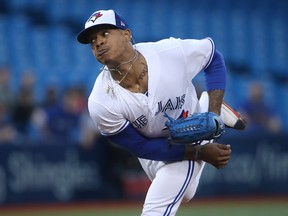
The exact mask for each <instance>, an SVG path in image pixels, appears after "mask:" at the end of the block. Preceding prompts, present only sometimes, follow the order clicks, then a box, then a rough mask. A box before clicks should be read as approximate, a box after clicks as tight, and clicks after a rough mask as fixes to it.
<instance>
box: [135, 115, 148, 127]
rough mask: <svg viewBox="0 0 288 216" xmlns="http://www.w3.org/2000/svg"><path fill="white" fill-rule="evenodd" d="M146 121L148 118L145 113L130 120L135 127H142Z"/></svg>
mask: <svg viewBox="0 0 288 216" xmlns="http://www.w3.org/2000/svg"><path fill="white" fill-rule="evenodd" d="M147 123H148V119H147V117H146V116H145V115H141V116H140V117H138V118H137V119H136V120H135V121H134V122H132V124H133V126H134V127H135V128H137V129H141V128H143V127H144V126H145V125H146V124H147Z"/></svg>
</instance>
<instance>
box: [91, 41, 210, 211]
mask: <svg viewBox="0 0 288 216" xmlns="http://www.w3.org/2000/svg"><path fill="white" fill-rule="evenodd" d="M136 49H137V50H138V51H139V52H140V53H141V54H142V55H143V56H144V58H145V59H146V62H147V65H148V92H147V93H146V94H142V93H132V92H130V91H128V90H126V89H124V88H123V87H121V86H120V85H118V83H117V82H115V81H114V80H113V78H112V76H111V74H110V72H109V71H108V70H103V71H102V72H101V73H100V74H99V76H98V78H97V80H96V82H95V85H94V88H93V90H92V92H91V95H90V97H89V102H88V108H89V112H90V115H91V117H92V119H93V120H94V121H95V123H96V124H97V126H98V129H99V130H100V132H101V133H102V134H103V135H113V134H117V133H119V132H121V131H122V130H123V129H124V128H125V127H126V126H127V125H128V124H129V123H131V124H133V126H134V127H135V128H137V129H138V131H139V132H140V133H141V134H143V135H145V136H147V137H159V136H160V137H163V136H165V135H167V134H166V133H167V131H166V130H163V129H164V123H165V121H167V118H165V117H164V116H163V113H164V112H166V113H167V114H168V115H169V116H171V117H173V118H178V117H179V116H180V115H181V113H182V111H183V110H184V111H188V112H189V113H194V112H199V111H200V105H199V101H198V99H197V95H196V90H195V88H194V86H193V84H192V79H193V78H194V77H195V76H196V75H197V74H198V73H199V72H200V71H201V70H202V69H204V68H205V67H206V66H208V65H209V63H210V61H211V59H212V57H213V54H214V49H215V47H214V43H213V41H212V40H211V39H210V38H206V39H203V40H194V39H187V40H181V39H175V38H169V39H165V40H161V41H158V42H149V43H139V44H136ZM139 160H140V163H141V165H142V167H143V169H144V170H145V172H146V173H147V175H148V176H149V178H150V179H151V180H153V182H152V185H151V187H150V189H149V192H148V194H147V197H146V201H145V204H144V209H143V212H142V215H150V216H151V215H164V214H163V213H164V212H166V213H165V215H175V214H176V211H177V209H178V207H179V205H180V203H181V201H182V199H183V198H184V199H186V200H189V199H191V198H192V197H193V196H194V193H195V190H196V188H197V186H198V181H199V178H200V175H201V172H202V169H203V167H204V162H194V161H193V162H191V161H182V162H175V163H170V164H169V163H168V164H167V163H166V162H161V161H160V162H159V161H151V160H146V159H139ZM192 163H193V164H192ZM192 165H193V166H192ZM163 167H165V169H164V168H163ZM168 167H169V168H168ZM192 167H193V170H192ZM160 168H161V169H160ZM160 170H161V172H160ZM164 170H167V171H164ZM156 172H158V174H157V178H155V176H156ZM159 172H160V173H162V174H159ZM173 172H177V175H175V173H173ZM187 175H189V176H191V177H190V178H187ZM168 176H169V181H167V177H168ZM154 178H155V179H154ZM165 178H166V179H165ZM173 178H175V181H176V182H174V183H173V186H171V185H169V182H170V181H171V180H172V181H173ZM160 179H162V180H160ZM187 179H189V181H188V182H187ZM163 184H164V185H166V184H168V185H167V187H169V190H164V192H162V193H165V194H161V196H160V195H159V193H157V192H156V191H157V190H159V187H163V186H160V185H163ZM183 185H185V187H183ZM183 188H185V190H184V191H182V192H181V193H180V190H183ZM177 194H181V195H177ZM159 196H160V197H162V199H163V197H164V196H165V197H166V198H165V199H166V200H162V202H161V205H160V204H159ZM176 196H177V197H178V196H179V200H177V202H176V200H174V198H175V197H176ZM153 203H154V204H153ZM157 203H158V204H157ZM163 203H166V204H163ZM169 203H173V205H172V204H171V205H169ZM168 206H169V210H168V209H167V208H168ZM165 208H166V209H165Z"/></svg>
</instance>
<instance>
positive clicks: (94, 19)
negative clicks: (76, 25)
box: [77, 10, 129, 44]
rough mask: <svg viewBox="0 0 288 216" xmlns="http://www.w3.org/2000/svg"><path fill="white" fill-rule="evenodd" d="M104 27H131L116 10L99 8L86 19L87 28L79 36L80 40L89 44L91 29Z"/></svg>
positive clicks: (123, 28)
mask: <svg viewBox="0 0 288 216" xmlns="http://www.w3.org/2000/svg"><path fill="white" fill-rule="evenodd" d="M104 27H112V28H118V29H122V30H126V29H129V28H128V25H127V23H126V21H125V20H124V19H123V18H122V17H121V16H120V15H119V14H118V13H116V12H115V11H114V10H99V11H96V12H94V13H93V14H92V15H91V16H90V17H89V18H88V20H87V21H86V23H85V28H84V29H83V30H82V31H81V32H80V33H79V34H78V36H77V40H78V42H79V43H82V44H88V43H89V35H90V33H91V30H92V29H95V28H96V29H97V28H99V29H101V28H104Z"/></svg>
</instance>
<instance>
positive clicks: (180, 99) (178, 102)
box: [155, 94, 186, 116]
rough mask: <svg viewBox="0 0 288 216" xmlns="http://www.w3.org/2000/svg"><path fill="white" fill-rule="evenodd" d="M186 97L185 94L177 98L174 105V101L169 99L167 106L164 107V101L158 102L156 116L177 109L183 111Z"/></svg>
mask: <svg viewBox="0 0 288 216" xmlns="http://www.w3.org/2000/svg"><path fill="white" fill-rule="evenodd" d="M185 96H186V94H183V95H182V96H178V97H176V103H175V104H173V102H172V100H171V99H169V100H168V101H167V102H166V103H165V105H164V106H163V101H159V102H158V111H157V112H156V113H155V116H156V115H158V114H159V113H160V112H161V113H163V112H166V111H167V110H176V109H182V106H183V104H184V103H185Z"/></svg>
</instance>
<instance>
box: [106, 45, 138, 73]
mask: <svg viewBox="0 0 288 216" xmlns="http://www.w3.org/2000/svg"><path fill="white" fill-rule="evenodd" d="M134 52H135V54H134V57H133V58H132V59H130V60H128V61H126V62H122V63H121V64H119V65H118V66H117V67H116V68H111V69H110V68H109V70H110V71H111V72H114V71H116V72H118V73H119V74H120V75H121V76H122V73H121V71H120V70H119V69H118V68H119V67H120V66H122V65H124V64H128V63H130V62H132V61H135V59H137V57H138V52H137V50H136V49H135V50H134ZM133 63H134V62H133ZM125 76H126V75H125Z"/></svg>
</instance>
